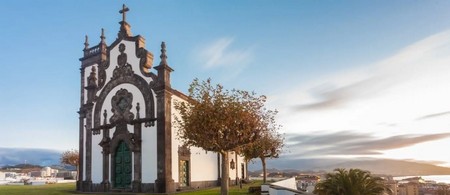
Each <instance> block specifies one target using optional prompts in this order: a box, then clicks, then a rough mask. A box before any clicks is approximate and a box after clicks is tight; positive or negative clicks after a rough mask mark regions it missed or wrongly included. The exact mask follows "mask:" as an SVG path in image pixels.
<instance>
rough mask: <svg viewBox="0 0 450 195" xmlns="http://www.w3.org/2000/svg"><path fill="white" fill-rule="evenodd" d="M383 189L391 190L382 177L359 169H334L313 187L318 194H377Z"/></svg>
mask: <svg viewBox="0 0 450 195" xmlns="http://www.w3.org/2000/svg"><path fill="white" fill-rule="evenodd" d="M384 191H387V192H388V193H390V192H391V190H390V188H389V187H387V185H385V184H384V180H383V179H382V178H380V177H375V176H372V175H371V174H370V172H369V171H364V170H360V169H350V170H345V169H335V170H334V172H333V173H328V174H327V175H326V177H325V180H323V181H321V182H320V183H318V184H317V185H316V187H315V189H314V193H315V194H318V195H378V194H382V193H383V192H384Z"/></svg>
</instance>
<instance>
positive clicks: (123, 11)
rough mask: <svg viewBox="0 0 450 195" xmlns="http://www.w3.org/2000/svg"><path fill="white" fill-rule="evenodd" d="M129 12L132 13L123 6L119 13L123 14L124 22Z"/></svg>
mask: <svg viewBox="0 0 450 195" xmlns="http://www.w3.org/2000/svg"><path fill="white" fill-rule="evenodd" d="M127 11H130V9H129V8H128V7H127V6H126V5H125V4H123V5H122V9H121V10H120V11H119V13H121V14H122V22H125V21H126V19H127V14H126V13H127Z"/></svg>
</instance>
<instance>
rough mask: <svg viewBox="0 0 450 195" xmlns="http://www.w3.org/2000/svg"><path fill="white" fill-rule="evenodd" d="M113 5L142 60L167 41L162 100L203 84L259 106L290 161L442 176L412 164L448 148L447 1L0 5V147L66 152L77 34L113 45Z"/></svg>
mask: <svg viewBox="0 0 450 195" xmlns="http://www.w3.org/2000/svg"><path fill="white" fill-rule="evenodd" d="M122 3H125V4H126V5H127V6H128V7H129V8H130V10H131V11H130V12H128V14H127V21H128V23H129V24H130V25H131V30H132V32H133V33H134V35H137V34H140V35H142V36H143V37H145V38H146V48H147V49H148V50H149V51H151V52H153V53H154V55H155V57H157V56H159V54H160V52H159V46H160V42H161V41H165V42H166V44H167V55H168V57H169V58H168V61H169V64H170V65H171V66H172V68H174V69H175V72H173V74H172V86H173V87H174V88H176V89H178V90H180V91H182V92H186V91H187V87H188V85H189V83H190V82H191V81H192V79H193V78H196V77H198V78H200V79H205V78H208V77H211V78H212V79H213V81H215V82H218V83H222V84H223V85H224V86H225V87H226V88H239V89H245V90H252V91H255V92H257V93H259V94H265V95H268V97H269V102H268V106H269V107H271V108H275V109H278V110H279V111H280V114H279V116H278V121H279V122H280V124H282V125H283V126H284V128H283V129H282V131H283V132H284V133H286V136H287V143H288V146H290V147H289V149H288V151H289V152H288V153H287V154H286V155H287V156H290V157H291V158H317V157H330V158H335V157H344V158H347V157H377V158H395V159H413V160H418V161H427V162H434V163H435V164H442V165H447V166H450V157H442V155H433V153H428V154H420V155H418V154H417V152H416V151H418V150H430V149H431V150H439V149H440V148H449V147H450V146H449V143H450V139H449V136H450V135H449V132H450V124H449V123H450V122H447V121H450V118H449V114H448V112H449V111H450V103H448V100H449V98H450V94H449V91H450V79H449V78H446V77H448V75H449V73H450V59H449V57H447V56H450V31H449V30H450V12H449V9H448V8H449V7H450V2H448V1H206V0H205V1H94V2H92V1H50V0H46V1H31V0H30V1H20V0H18V1H5V2H2V6H0V24H2V30H1V31H0V35H1V36H0V43H1V44H2V49H1V50H0V51H1V52H0V60H1V68H2V70H1V71H0V74H1V76H0V91H1V93H0V101H1V102H3V104H2V114H1V117H0V123H1V124H2V125H1V126H0V133H1V134H2V136H1V137H0V147H26V148H31V147H36V148H49V149H58V150H65V149H71V148H77V139H78V122H77V121H78V115H77V113H76V111H77V110H78V108H79V89H80V86H79V82H80V81H79V79H80V77H79V67H80V62H79V61H78V59H79V58H80V57H82V49H83V42H84V36H85V35H88V36H89V42H90V44H91V46H93V45H96V44H98V43H99V41H100V38H99V36H100V32H101V28H104V29H105V33H106V41H107V43H112V42H113V41H114V40H115V38H116V36H117V32H118V30H119V24H118V22H119V21H120V20H121V15H120V14H119V13H118V10H119V9H120V8H121V6H122ZM156 59H157V60H156V63H158V62H159V59H158V58H156ZM336 135H348V136H336ZM350 135H354V136H350ZM329 137H332V138H333V137H334V138H336V137H340V138H339V140H334V141H328V138H329ZM342 137H345V138H342ZM349 137H351V138H354V139H348V138H349ZM311 140H319V141H317V142H311ZM320 140H321V141H324V140H325V142H320ZM357 141H364V142H365V143H367V142H370V143H373V144H372V146H373V147H362V146H361V144H360V143H359V142H357ZM311 143H313V144H311ZM335 148H344V149H345V150H339V151H336V150H335ZM355 148H356V150H357V152H349V151H351V150H352V149H355Z"/></svg>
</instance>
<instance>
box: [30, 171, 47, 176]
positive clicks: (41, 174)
mask: <svg viewBox="0 0 450 195" xmlns="http://www.w3.org/2000/svg"><path fill="white" fill-rule="evenodd" d="M45 174H46V172H45V171H31V172H30V173H29V176H30V177H44V175H45Z"/></svg>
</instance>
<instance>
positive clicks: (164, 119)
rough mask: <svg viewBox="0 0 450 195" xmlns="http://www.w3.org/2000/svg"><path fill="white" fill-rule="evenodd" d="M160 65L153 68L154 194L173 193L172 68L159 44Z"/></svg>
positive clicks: (162, 47) (163, 48) (163, 46)
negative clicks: (154, 71) (155, 168)
mask: <svg viewBox="0 0 450 195" xmlns="http://www.w3.org/2000/svg"><path fill="white" fill-rule="evenodd" d="M160 57H161V63H160V64H159V66H157V67H155V69H156V70H157V71H158V78H157V81H156V82H157V84H156V87H155V93H156V102H157V104H156V112H157V113H156V118H157V119H156V121H157V127H156V131H157V133H156V134H157V143H156V144H157V149H156V150H157V179H156V181H155V187H156V192H159V193H171V192H174V191H175V183H174V181H173V179H172V93H171V91H172V88H171V86H170V73H171V72H172V71H173V69H172V68H170V66H169V65H168V64H167V55H166V44H165V43H164V42H162V44H161V56H160Z"/></svg>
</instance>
